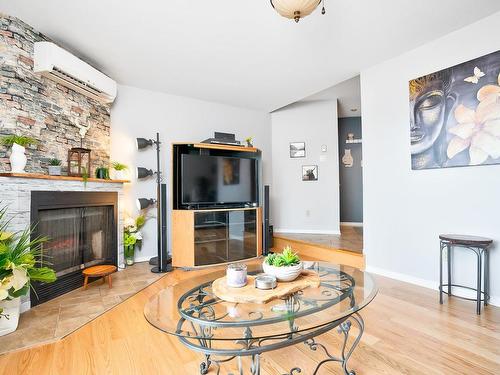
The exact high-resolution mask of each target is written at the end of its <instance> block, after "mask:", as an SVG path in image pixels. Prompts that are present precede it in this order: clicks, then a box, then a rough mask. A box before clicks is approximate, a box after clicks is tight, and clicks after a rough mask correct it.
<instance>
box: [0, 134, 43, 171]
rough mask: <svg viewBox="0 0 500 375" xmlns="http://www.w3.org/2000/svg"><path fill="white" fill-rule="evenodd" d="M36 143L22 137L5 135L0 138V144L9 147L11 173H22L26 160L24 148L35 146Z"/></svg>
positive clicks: (34, 140)
mask: <svg viewBox="0 0 500 375" xmlns="http://www.w3.org/2000/svg"><path fill="white" fill-rule="evenodd" d="M37 143H38V141H37V140H36V139H34V138H31V137H27V136H24V135H16V134H12V135H6V136H3V137H2V138H0V144H2V145H4V146H8V147H11V153H10V157H9V160H10V169H11V171H12V172H13V173H24V168H25V167H26V162H27V160H28V159H27V158H26V155H25V153H24V152H25V151H26V146H28V145H35V144H37Z"/></svg>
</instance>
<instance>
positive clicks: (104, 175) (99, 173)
mask: <svg viewBox="0 0 500 375" xmlns="http://www.w3.org/2000/svg"><path fill="white" fill-rule="evenodd" d="M95 177H96V178H100V179H103V180H109V168H108V167H98V168H96V170H95Z"/></svg>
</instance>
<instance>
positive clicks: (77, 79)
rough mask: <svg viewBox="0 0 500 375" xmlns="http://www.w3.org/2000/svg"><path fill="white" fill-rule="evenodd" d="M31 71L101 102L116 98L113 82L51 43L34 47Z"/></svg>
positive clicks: (38, 44) (42, 43) (111, 100)
mask: <svg viewBox="0 0 500 375" xmlns="http://www.w3.org/2000/svg"><path fill="white" fill-rule="evenodd" d="M34 71H35V72H37V73H42V75H43V76H45V77H47V78H49V79H51V80H53V81H56V82H58V83H60V84H61V85H63V86H66V87H68V88H70V89H72V90H75V91H77V92H79V93H82V94H83V95H86V96H88V97H90V98H93V99H96V100H99V101H101V102H105V103H112V102H113V101H114V100H115V98H116V82H115V81H113V80H112V79H111V78H109V77H108V76H106V75H105V74H103V73H101V72H100V71H98V70H97V69H95V68H93V67H92V66H90V65H89V64H87V63H86V62H85V61H82V60H80V59H79V58H78V57H76V56H74V55H72V54H71V53H69V52H68V51H66V50H64V49H62V48H61V47H59V46H57V45H56V44H54V43H51V42H36V43H35V63H34Z"/></svg>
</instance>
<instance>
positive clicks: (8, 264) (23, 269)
mask: <svg viewBox="0 0 500 375" xmlns="http://www.w3.org/2000/svg"><path fill="white" fill-rule="evenodd" d="M6 211H7V209H6V208H5V207H4V208H1V209H0V336H3V335H6V334H8V333H10V332H13V331H15V330H16V328H17V323H18V321H19V313H20V305H21V303H20V298H21V297H22V296H24V295H26V294H27V293H28V292H29V289H30V286H31V281H40V282H44V283H51V282H54V281H55V280H56V274H55V272H54V270H52V269H51V268H49V267H37V263H38V264H39V263H40V262H42V260H43V263H46V262H45V260H44V259H42V258H43V254H42V249H41V245H42V243H44V242H45V241H47V238H45V237H38V238H35V239H31V235H32V228H30V227H28V228H26V229H25V230H23V231H20V232H15V233H9V232H8V231H7V226H8V224H9V221H8V220H6V219H5V214H6Z"/></svg>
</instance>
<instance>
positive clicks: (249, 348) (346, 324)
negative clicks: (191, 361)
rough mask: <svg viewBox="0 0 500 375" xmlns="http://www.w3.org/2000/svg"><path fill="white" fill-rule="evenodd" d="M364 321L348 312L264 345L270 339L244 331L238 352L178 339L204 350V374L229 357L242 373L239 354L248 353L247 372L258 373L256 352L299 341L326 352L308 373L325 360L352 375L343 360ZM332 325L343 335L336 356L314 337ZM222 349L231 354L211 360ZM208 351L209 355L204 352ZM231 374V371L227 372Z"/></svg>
mask: <svg viewBox="0 0 500 375" xmlns="http://www.w3.org/2000/svg"><path fill="white" fill-rule="evenodd" d="M353 323H355V324H356V326H357V328H358V330H359V332H358V335H357V336H356V338H355V339H354V341H353V343H352V344H351V345H350V346H349V345H348V337H349V333H350V331H351V327H352V324H353ZM364 327H365V325H364V321H363V318H362V317H361V315H359V314H358V313H354V314H352V315H350V316H349V317H348V318H347V319H343V320H341V321H340V322H334V323H332V324H328V325H326V326H324V327H319V328H318V329H316V330H314V331H311V332H305V333H304V332H300V333H299V332H297V333H293V334H290V335H287V336H286V337H282V339H283V340H282V341H280V342H278V343H272V344H267V345H263V344H264V343H265V341H267V340H270V339H252V338H251V331H250V332H249V333H248V339H247V340H243V341H240V342H239V344H243V345H244V349H243V350H239V351H237V352H236V351H234V350H221V349H219V350H217V349H212V348H209V347H204V343H203V342H200V344H201V345H194V346H193V344H192V343H189V341H187V340H185V339H184V338H181V341H182V342H183V343H184V344H185V345H187V346H188V347H190V348H191V349H195V350H197V351H201V352H204V353H205V360H204V361H203V362H202V363H201V364H200V374H201V375H205V374H207V373H208V370H209V368H210V366H211V365H212V364H213V365H215V366H216V368H217V369H216V374H217V375H219V374H220V365H221V363H224V362H229V361H231V360H233V359H235V358H236V359H237V361H238V375H243V374H244V369H243V365H242V357H243V356H249V357H251V360H250V374H251V375H260V355H261V354H262V353H264V352H266V351H271V350H276V349H280V348H284V347H287V346H291V345H294V344H297V343H299V342H303V343H304V344H305V345H307V346H309V348H310V349H311V350H313V351H316V350H317V349H318V348H321V349H323V351H324V352H325V354H326V355H327V358H326V359H324V360H322V361H321V362H319V363H318V365H317V366H316V368H315V370H314V372H313V373H312V374H313V375H316V374H317V373H318V371H319V369H320V367H321V366H323V365H324V364H325V363H328V362H339V363H340V364H341V366H342V370H343V372H344V374H345V375H355V374H356V372H355V371H354V370H349V369H348V368H347V362H348V361H349V358H350V357H351V355H352V353H353V352H354V350H355V349H356V347H357V346H358V344H359V342H360V340H361V336H362V335H363V332H364ZM333 328H337V330H338V332H339V333H340V334H342V335H343V341H342V348H341V351H340V355H339V356H334V355H332V354H330V352H329V351H328V349H327V348H326V347H325V346H324V345H323V344H321V343H318V342H316V340H315V339H314V338H315V337H316V336H318V335H321V334H323V333H325V332H328V331H330V330H332V329H333ZM273 340H276V338H273ZM224 352H227V353H228V354H229V353H231V354H233V355H232V356H229V357H225V358H223V359H214V357H213V355H214V354H215V355H224ZM208 353H210V354H208ZM301 372H302V369H300V368H299V367H294V368H292V369H291V370H290V372H289V373H287V374H283V375H296V374H299V373H301ZM230 375H234V374H230Z"/></svg>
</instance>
